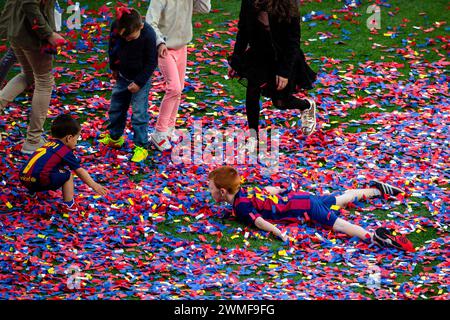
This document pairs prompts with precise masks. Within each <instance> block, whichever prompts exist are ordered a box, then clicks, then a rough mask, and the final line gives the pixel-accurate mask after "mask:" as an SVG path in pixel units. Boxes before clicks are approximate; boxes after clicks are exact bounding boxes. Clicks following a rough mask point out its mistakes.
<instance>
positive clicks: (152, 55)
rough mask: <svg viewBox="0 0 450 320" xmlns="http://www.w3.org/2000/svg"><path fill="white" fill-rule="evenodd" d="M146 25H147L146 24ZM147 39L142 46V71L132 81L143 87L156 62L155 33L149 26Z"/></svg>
mask: <svg viewBox="0 0 450 320" xmlns="http://www.w3.org/2000/svg"><path fill="white" fill-rule="evenodd" d="M147 26H148V25H147ZM149 30H150V32H149V38H148V39H149V41H146V42H145V47H144V67H143V69H142V72H141V73H139V74H138V75H137V76H136V78H135V79H134V82H135V83H136V84H137V85H138V86H139V87H141V88H142V87H143V86H144V85H145V84H146V83H147V81H148V80H149V79H150V77H151V76H152V74H153V72H154V71H155V69H156V66H157V64H158V51H157V50H156V34H155V31H154V30H153V29H152V28H150V27H149Z"/></svg>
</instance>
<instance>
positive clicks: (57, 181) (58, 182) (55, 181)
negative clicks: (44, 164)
mask: <svg viewBox="0 0 450 320" xmlns="http://www.w3.org/2000/svg"><path fill="white" fill-rule="evenodd" d="M70 176H71V174H70V171H64V172H54V173H51V174H50V183H49V184H46V185H43V184H41V183H40V181H39V179H35V180H36V181H29V180H30V179H27V178H28V177H20V180H22V183H23V185H24V186H25V187H26V188H27V189H28V190H29V191H30V192H40V191H48V190H58V189H60V188H62V186H63V185H64V184H65V183H66V182H67V181H68V180H69V179H70ZM24 178H25V179H26V180H25V179H24Z"/></svg>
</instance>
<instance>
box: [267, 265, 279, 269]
mask: <svg viewBox="0 0 450 320" xmlns="http://www.w3.org/2000/svg"><path fill="white" fill-rule="evenodd" d="M275 268H278V265H277V264H269V269H275Z"/></svg>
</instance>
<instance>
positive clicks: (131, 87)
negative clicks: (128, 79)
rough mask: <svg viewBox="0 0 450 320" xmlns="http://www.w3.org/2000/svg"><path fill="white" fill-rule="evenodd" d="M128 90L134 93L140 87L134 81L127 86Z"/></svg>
mask: <svg viewBox="0 0 450 320" xmlns="http://www.w3.org/2000/svg"><path fill="white" fill-rule="evenodd" d="M128 90H129V91H130V92H131V93H136V92H138V91H139V90H141V87H139V86H138V85H137V84H136V83H134V82H133V83H131V84H130V85H129V86H128Z"/></svg>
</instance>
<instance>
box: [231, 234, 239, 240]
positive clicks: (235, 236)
mask: <svg viewBox="0 0 450 320" xmlns="http://www.w3.org/2000/svg"><path fill="white" fill-rule="evenodd" d="M236 238H239V235H238V234H235V235H234V236H231V239H236Z"/></svg>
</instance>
